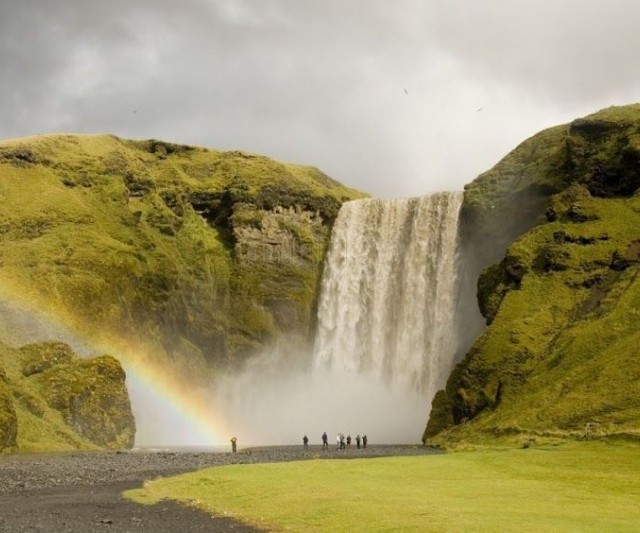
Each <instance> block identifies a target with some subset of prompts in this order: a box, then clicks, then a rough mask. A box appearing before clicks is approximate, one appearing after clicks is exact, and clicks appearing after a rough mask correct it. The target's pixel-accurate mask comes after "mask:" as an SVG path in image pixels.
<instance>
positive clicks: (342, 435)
mask: <svg viewBox="0 0 640 533" xmlns="http://www.w3.org/2000/svg"><path fill="white" fill-rule="evenodd" d="M340 449H341V450H344V449H345V444H344V433H340Z"/></svg>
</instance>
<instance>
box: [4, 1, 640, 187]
mask: <svg viewBox="0 0 640 533" xmlns="http://www.w3.org/2000/svg"><path fill="white" fill-rule="evenodd" d="M639 23H640V2H638V1H637V0H607V1H605V0H535V1H529V2H525V1H520V0H422V1H420V0H393V1H392V0H387V1H382V0H322V1H321V0H108V1H106V0H1V2H0V67H1V70H0V138H11V137H19V136H24V135H31V134H35V133H46V132H82V133H103V132H108V133H114V134H116V135H119V136H122V137H131V138H149V137H153V138H159V139H163V140H168V141H174V142H180V143H188V144H198V145H203V146H208V147H214V148H221V149H243V150H247V151H251V152H257V153H263V154H266V155H269V156H272V157H275V158H277V159H281V160H285V161H293V162H298V163H305V164H311V165H315V166H317V167H319V168H321V169H322V170H324V171H325V172H326V173H328V174H329V175H331V176H332V177H334V178H336V179H338V180H340V181H342V182H343V183H345V184H348V185H351V186H353V187H357V188H360V189H363V190H365V191H367V192H369V193H371V194H373V195H375V196H380V197H388V198H391V197H402V196H413V195H421V194H425V193H429V192H434V191H439V190H457V189H461V188H462V186H463V185H464V184H465V183H467V182H469V181H471V180H472V179H473V178H474V177H476V176H477V175H478V174H479V173H480V172H482V171H484V170H486V169H487V168H490V167H491V166H493V165H494V164H495V163H496V162H497V161H498V160H499V159H500V158H501V157H502V156H504V155H506V153H507V152H508V151H509V150H511V149H512V148H514V147H515V146H516V145H517V144H519V143H520V142H521V141H523V140H524V139H525V138H527V137H529V136H530V135H532V134H534V133H536V132H537V131H539V130H540V129H543V128H546V127H548V126H552V125H555V124H559V123H564V122H568V121H570V120H571V119H573V118H575V117H577V116H582V115H585V114H589V113H591V112H594V111H596V110H598V109H601V108H603V107H608V106H610V105H619V104H626V103H632V102H637V101H640V68H639V67H638V59H637V56H638V51H639V50H640V30H639V29H638V28H639V27H640V26H639Z"/></svg>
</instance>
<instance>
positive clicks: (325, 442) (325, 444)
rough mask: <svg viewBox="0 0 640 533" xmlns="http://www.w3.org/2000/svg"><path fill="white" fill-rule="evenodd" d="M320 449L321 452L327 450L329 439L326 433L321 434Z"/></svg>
mask: <svg viewBox="0 0 640 533" xmlns="http://www.w3.org/2000/svg"><path fill="white" fill-rule="evenodd" d="M322 449H323V450H328V449H329V437H327V432H326V431H325V432H324V433H323V434H322Z"/></svg>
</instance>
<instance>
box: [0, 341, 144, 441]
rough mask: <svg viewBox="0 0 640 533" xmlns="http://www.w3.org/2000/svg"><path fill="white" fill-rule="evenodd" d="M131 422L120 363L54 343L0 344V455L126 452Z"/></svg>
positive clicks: (133, 434)
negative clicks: (8, 452)
mask: <svg viewBox="0 0 640 533" xmlns="http://www.w3.org/2000/svg"><path fill="white" fill-rule="evenodd" d="M134 436H135V422H134V419H133V414H132V412H131V405H130V403H129V396H128V393H127V389H126V387H125V374H124V371H123V370H122V367H121V366H120V363H119V362H118V361H117V360H116V359H114V358H113V357H110V356H102V357H96V358H92V359H82V358H80V357H78V356H76V355H75V354H74V353H73V351H72V350H71V348H70V347H69V346H67V345H66V344H63V343H59V342H45V343H39V344H29V345H26V346H23V347H22V348H11V347H9V346H7V345H5V344H0V451H2V450H20V451H56V450H73V449H97V448H113V449H119V448H130V447H131V446H133V442H134Z"/></svg>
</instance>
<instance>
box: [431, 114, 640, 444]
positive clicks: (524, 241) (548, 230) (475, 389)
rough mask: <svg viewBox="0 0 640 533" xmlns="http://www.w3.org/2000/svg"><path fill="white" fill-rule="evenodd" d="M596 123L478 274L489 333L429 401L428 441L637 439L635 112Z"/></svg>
mask: <svg viewBox="0 0 640 533" xmlns="http://www.w3.org/2000/svg"><path fill="white" fill-rule="evenodd" d="M593 117H595V118H588V119H584V120H581V121H575V122H574V123H573V124H572V126H571V128H569V130H567V135H568V137H565V139H564V142H563V145H564V148H563V147H560V148H558V150H559V151H560V152H562V151H563V150H566V147H567V146H569V147H570V148H571V149H570V150H569V152H566V151H565V155H571V154H572V152H571V150H573V146H574V145H575V144H576V143H575V142H573V141H572V140H571V138H572V136H573V135H574V133H575V132H574V133H572V130H576V131H579V132H580V136H581V137H582V138H583V139H587V140H588V142H587V144H586V145H585V146H583V150H582V151H581V157H582V156H584V157H586V159H579V158H578V160H576V159H575V158H573V159H572V158H571V157H567V158H566V160H567V161H573V163H572V164H570V165H565V167H554V168H556V170H557V168H564V170H563V174H559V175H557V176H555V180H556V182H555V183H556V186H557V187H559V188H561V191H560V192H558V193H557V194H554V195H552V196H550V197H548V198H546V199H545V201H544V203H541V204H540V205H539V206H538V208H539V209H540V211H539V213H540V214H542V213H544V215H542V216H539V217H538V218H537V220H536V221H535V222H537V225H536V226H535V227H533V228H532V229H530V230H529V231H528V232H527V233H525V234H524V235H523V236H522V237H521V238H520V239H518V240H516V241H515V242H514V243H512V244H511V245H510V246H509V247H508V248H507V250H506V253H505V256H504V259H503V260H502V261H501V262H500V263H499V264H496V265H492V266H490V267H488V268H487V269H485V271H484V272H483V273H482V275H481V276H480V279H479V282H478V296H479V301H480V307H481V309H482V311H483V313H484V314H485V316H486V317H487V321H488V322H489V323H490V326H489V327H488V329H487V330H486V331H485V333H484V334H483V335H482V336H481V337H480V338H479V339H478V340H477V342H476V343H475V344H474V345H473V346H472V348H471V350H470V352H469V353H468V355H467V357H466V358H465V360H464V361H463V362H462V363H461V364H460V365H458V366H457V367H456V368H455V370H454V372H453V373H452V376H451V377H450V379H449V381H448V384H447V389H446V392H445V391H442V392H440V393H438V395H437V396H436V398H435V399H434V402H433V406H432V415H431V418H430V421H429V424H428V427H427V430H426V432H425V438H426V439H430V438H433V437H434V436H436V435H437V437H435V438H436V440H439V441H440V442H449V443H451V442H455V441H459V440H461V439H471V440H473V439H479V438H484V437H481V435H482V434H484V435H488V436H490V437H496V436H500V435H506V434H511V435H518V434H527V433H531V434H533V435H537V436H538V437H540V436H541V435H547V436H549V435H555V436H570V435H573V436H581V437H584V436H590V435H591V434H599V435H605V434H627V435H637V434H638V433H639V432H640V409H639V407H638V406H640V394H639V392H638V387H637V379H638V376H639V375H640V360H638V358H637V356H636V353H635V348H634V346H635V344H636V343H637V340H638V335H639V333H638V332H639V331H640V328H638V325H637V324H638V321H637V316H636V315H637V308H638V307H637V306H638V303H640V302H639V301H638V298H639V297H640V286H639V285H638V284H637V280H636V277H637V269H638V265H637V262H638V258H639V256H638V251H639V249H640V246H639V244H638V238H639V237H640V236H639V235H638V233H637V228H638V223H640V219H639V216H640V215H639V213H640V203H639V202H640V198H639V197H638V195H633V192H634V189H633V188H634V187H636V186H640V183H638V181H637V172H636V170H634V169H633V168H630V167H629V166H628V165H627V161H628V159H627V158H628V157H629V155H628V154H629V153H631V152H633V151H634V150H635V149H636V148H635V146H636V138H635V133H634V132H636V131H637V130H638V129H639V126H640V115H639V113H638V107H637V106H630V107H629V108H628V109H624V108H623V109H612V110H605V111H604V112H602V113H600V114H596V115H594V116H593ZM614 118H616V119H619V120H620V122H619V124H616V125H612V121H613V119H614ZM634 121H635V122H634ZM602 124H604V125H602ZM576 125H577V126H576ZM556 131H557V130H556ZM594 132H599V133H598V134H596V133H594ZM612 132H613V133H612ZM543 133H544V132H543ZM541 135H542V134H541ZM554 135H555V133H554ZM528 142H529V141H528ZM598 147H601V148H602V152H598ZM624 154H627V155H624ZM587 155H588V157H587ZM589 160H593V161H598V164H597V165H595V164H594V165H590V164H588V161H589ZM501 164H502V163H501ZM498 166H500V165H498ZM585 168H590V169H591V170H590V171H585ZM603 169H605V170H603ZM616 169H617V170H616ZM547 171H548V172H549V173H550V174H552V173H553V172H552V170H551V167H547ZM605 178H606V179H605ZM563 184H565V185H564V186H563ZM471 188H473V187H471ZM505 190H506V189H505ZM476 192H477V191H476ZM505 194H507V193H506V192H505ZM491 216H493V217H494V218H493V222H495V221H496V220H497V219H498V218H499V216H500V215H499V214H497V215H495V216H494V215H491ZM487 224H489V225H488V226H484V227H482V226H480V228H479V229H480V230H482V231H488V229H487V228H488V227H490V223H489V222H487ZM460 424H462V425H460ZM451 427H454V429H452V430H449V431H448V432H444V433H441V432H442V431H443V430H444V429H446V428H451ZM438 434H439V435H438Z"/></svg>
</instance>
